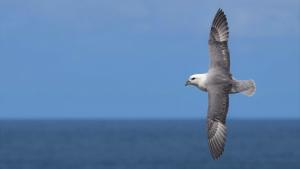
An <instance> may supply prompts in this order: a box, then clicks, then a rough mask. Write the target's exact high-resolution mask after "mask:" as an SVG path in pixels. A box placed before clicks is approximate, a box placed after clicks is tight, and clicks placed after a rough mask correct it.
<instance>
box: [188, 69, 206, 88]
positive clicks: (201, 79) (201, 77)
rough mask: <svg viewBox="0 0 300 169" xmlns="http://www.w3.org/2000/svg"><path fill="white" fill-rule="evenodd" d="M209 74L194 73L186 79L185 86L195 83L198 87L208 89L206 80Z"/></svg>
mask: <svg viewBox="0 0 300 169" xmlns="http://www.w3.org/2000/svg"><path fill="white" fill-rule="evenodd" d="M206 79H207V74H206V73H203V74H193V75H191V76H190V77H189V79H188V80H187V81H186V83H185V86H188V85H193V86H196V87H198V88H199V89H201V90H203V91H206V85H205V82H206Z"/></svg>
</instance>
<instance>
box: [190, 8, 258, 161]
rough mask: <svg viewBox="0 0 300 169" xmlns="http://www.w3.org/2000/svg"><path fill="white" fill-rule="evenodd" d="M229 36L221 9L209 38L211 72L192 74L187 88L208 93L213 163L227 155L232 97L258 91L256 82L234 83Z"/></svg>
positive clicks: (243, 81)
mask: <svg viewBox="0 0 300 169" xmlns="http://www.w3.org/2000/svg"><path fill="white" fill-rule="evenodd" d="M228 35H229V32H228V23H227V19H226V15H225V14H224V12H223V10H222V9H219V10H218V11H217V13H216V15H215V17H214V20H213V22H212V25H211V29H210V34H209V40H208V46H209V53H210V65H209V69H208V72H207V73H203V74H193V75H191V76H190V77H189V79H188V80H187V81H186V86H188V85H193V86H196V87H197V88H199V89H200V90H202V91H205V92H207V93H208V111H207V136H208V146H209V150H210V153H211V155H212V158H213V159H218V158H219V157H220V156H221V155H222V153H223V151H224V145H225V140H226V130H227V129H226V115H227V112H228V106H229V94H233V93H240V92H242V93H243V94H245V95H247V96H252V95H253V94H254V93H255V90H256V86H255V82H254V81H253V80H235V79H234V78H233V77H232V74H231V72H230V57H229V50H228Z"/></svg>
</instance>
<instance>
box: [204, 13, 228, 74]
mask: <svg viewBox="0 0 300 169" xmlns="http://www.w3.org/2000/svg"><path fill="white" fill-rule="evenodd" d="M228 35H229V32H228V23H227V19H226V15H225V14H224V12H223V11H222V10H221V9H219V10H218V12H217V13H216V15H215V18H214V20H213V23H212V25H211V29H210V34H209V41H208V46H209V52H210V68H222V69H224V70H226V71H228V72H230V56H229V50H228V45H227V41H228Z"/></svg>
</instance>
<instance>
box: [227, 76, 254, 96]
mask: <svg viewBox="0 0 300 169" xmlns="http://www.w3.org/2000/svg"><path fill="white" fill-rule="evenodd" d="M235 82H236V83H235V85H234V86H233V88H232V90H231V92H232V93H240V92H241V93H243V94H244V95H246V96H252V95H254V93H255V91H256V85H255V82H254V80H235Z"/></svg>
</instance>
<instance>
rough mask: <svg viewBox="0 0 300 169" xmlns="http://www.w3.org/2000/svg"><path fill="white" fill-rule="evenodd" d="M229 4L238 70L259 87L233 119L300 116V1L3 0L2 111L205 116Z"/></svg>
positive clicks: (7, 114)
mask: <svg viewBox="0 0 300 169" xmlns="http://www.w3.org/2000/svg"><path fill="white" fill-rule="evenodd" d="M218 8H223V10H224V11H225V14H226V15H227V17H228V22H229V30H230V35H229V36H230V37H229V49H230V52H231V66H232V67H231V70H232V73H233V75H234V77H236V78H238V79H254V80H255V81H256V85H257V91H256V94H255V95H254V96H253V97H251V98H248V97H246V96H244V95H232V96H231V98H230V99H231V100H230V102H231V103H230V108H229V118H300V1H299V0H286V1H279V0H275V1H274V0H262V1H261V0H252V1H233V0H229V1H226V3H225V1H221V0H220V1H210V0H206V1H201V0H188V1H182V0H165V1H160V0H151V1H146V0H126V1H124V0H86V1H79V0H75V1H74V0H46V1H38V0H27V1H17V0H1V1H0V20H1V22H0V112H1V113H0V118H96V117H97V118H204V117H205V116H206V111H207V94H206V93H203V92H200V91H197V89H196V88H188V87H185V86H184V83H185V80H186V79H187V77H188V76H189V75H190V74H192V73H196V72H199V73H201V72H205V71H207V68H208V62H209V60H208V59H209V58H208V49H207V48H208V46H207V39H208V32H209V27H210V24H211V21H212V18H213V16H214V14H215V13H216V11H217V9H218Z"/></svg>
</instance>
